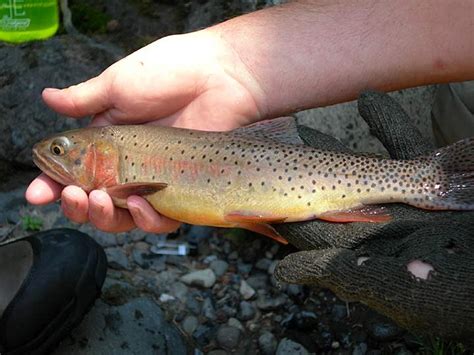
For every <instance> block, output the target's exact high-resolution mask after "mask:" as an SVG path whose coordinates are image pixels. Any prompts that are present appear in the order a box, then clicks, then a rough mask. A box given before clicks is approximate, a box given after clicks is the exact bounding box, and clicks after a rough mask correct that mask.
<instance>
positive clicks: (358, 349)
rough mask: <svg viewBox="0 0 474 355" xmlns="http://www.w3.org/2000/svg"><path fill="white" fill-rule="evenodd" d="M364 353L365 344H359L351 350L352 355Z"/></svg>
mask: <svg viewBox="0 0 474 355" xmlns="http://www.w3.org/2000/svg"><path fill="white" fill-rule="evenodd" d="M366 352H367V344H366V343H360V344H356V345H355V346H354V349H353V350H352V355H365V353H366Z"/></svg>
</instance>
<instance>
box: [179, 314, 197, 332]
mask: <svg viewBox="0 0 474 355" xmlns="http://www.w3.org/2000/svg"><path fill="white" fill-rule="evenodd" d="M198 325H199V320H198V319H197V318H196V317H195V316H186V318H184V320H183V322H182V323H181V327H182V328H183V330H184V331H185V333H186V334H188V335H191V334H193V332H194V331H195V330H196V328H197V327H198Z"/></svg>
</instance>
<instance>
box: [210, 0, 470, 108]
mask: <svg viewBox="0 0 474 355" xmlns="http://www.w3.org/2000/svg"><path fill="white" fill-rule="evenodd" d="M205 31H212V32H213V33H215V34H217V35H219V36H220V37H221V38H222V39H223V40H224V41H225V42H227V43H228V44H229V45H230V46H231V47H232V48H233V49H234V51H235V53H236V54H237V55H238V57H240V59H241V60H242V62H243V63H244V64H245V66H246V67H247V70H248V72H249V73H251V76H253V79H255V81H254V80H252V79H250V78H247V77H245V75H244V76H243V77H242V78H241V80H243V81H247V87H249V89H250V90H251V91H253V93H254V95H253V96H254V98H255V100H256V102H257V105H258V107H259V110H260V114H261V115H260V116H263V117H265V116H269V117H274V116H278V115H282V114H285V113H289V112H293V111H297V110H300V109H304V108H309V107H315V106H323V105H328V104H333V103H337V102H342V101H347V100H350V99H354V98H355V97H356V95H357V94H358V93H359V92H360V91H361V90H362V89H364V88H376V89H381V90H384V91H390V90H396V89H402V88H407V87H413V86H419V85H425V84H431V83H438V82H450V81H461V80H469V79H474V35H473V34H474V1H472V0H453V1H445V0H425V1H394V0H379V1H375V0H347V1H335V0H329V1H321V0H300V1H292V2H290V3H287V4H285V5H283V6H278V7H273V8H270V9H265V10H262V11H258V12H254V13H251V14H248V15H245V16H241V17H237V18H234V19H232V20H229V21H227V22H224V23H222V24H219V25H217V26H214V27H212V28H210V29H208V30H205Z"/></svg>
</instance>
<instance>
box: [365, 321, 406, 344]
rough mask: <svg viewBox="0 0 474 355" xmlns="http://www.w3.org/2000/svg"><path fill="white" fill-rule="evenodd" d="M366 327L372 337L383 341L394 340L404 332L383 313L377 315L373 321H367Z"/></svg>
mask: <svg viewBox="0 0 474 355" xmlns="http://www.w3.org/2000/svg"><path fill="white" fill-rule="evenodd" d="M368 319H369V318H368ZM366 327H367V330H368V332H369V335H370V336H371V337H372V338H374V339H376V340H378V341H382V342H386V341H390V340H393V339H395V338H396V337H397V336H398V335H400V334H401V333H402V332H403V330H402V329H401V328H400V327H398V325H396V324H395V323H394V322H393V321H391V320H390V319H388V318H386V317H383V316H381V315H376V316H375V317H374V318H372V321H370V322H366Z"/></svg>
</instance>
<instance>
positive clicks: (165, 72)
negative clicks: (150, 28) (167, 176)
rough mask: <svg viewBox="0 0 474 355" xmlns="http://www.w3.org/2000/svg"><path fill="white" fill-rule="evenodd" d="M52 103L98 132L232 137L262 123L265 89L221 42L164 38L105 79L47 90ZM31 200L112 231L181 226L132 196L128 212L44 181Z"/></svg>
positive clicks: (104, 198) (205, 36) (96, 194)
mask: <svg viewBox="0 0 474 355" xmlns="http://www.w3.org/2000/svg"><path fill="white" fill-rule="evenodd" d="M43 99H44V101H45V102H46V104H47V105H48V106H49V107H51V108H52V109H53V110H55V111H57V112H58V113H60V114H64V115H68V116H71V117H76V118H79V117H83V116H87V115H92V116H93V120H92V125H96V126H97V125H111V124H139V123H143V124H160V125H169V126H176V127H185V128H194V129H200V130H218V131H224V130H230V129H233V128H236V127H240V126H243V125H246V124H249V123H252V122H254V121H256V120H258V119H260V118H261V116H262V115H263V114H264V112H263V111H262V104H261V103H262V96H261V94H260V91H259V88H258V84H257V83H256V81H255V80H253V78H252V76H251V75H250V73H249V72H248V71H247V69H246V67H245V65H244V64H242V62H241V61H240V59H239V58H238V56H237V55H236V54H235V53H234V51H233V50H232V48H230V47H229V46H228V45H227V44H226V42H225V41H223V40H221V39H220V37H219V36H217V35H215V34H212V33H210V32H207V31H199V32H194V33H190V34H186V35H178V36H170V37H165V38H162V39H160V40H158V41H156V42H154V43H152V44H150V45H148V46H146V47H144V48H142V49H140V50H138V51H136V52H134V53H132V54H131V55H129V56H127V57H125V58H124V59H122V60H120V61H118V62H116V63H115V64H113V65H112V66H110V67H109V68H108V69H106V70H105V71H104V72H103V73H102V74H100V75H99V76H97V77H95V78H93V79H90V80H88V81H86V82H84V83H81V84H78V85H74V86H71V87H69V88H66V89H63V90H58V89H45V90H44V92H43ZM26 198H27V200H28V201H29V202H30V203H32V204H47V203H50V202H53V201H55V200H57V199H58V198H61V206H62V209H63V212H64V214H65V215H66V216H67V217H68V218H70V219H71V220H73V221H75V222H78V223H85V222H87V221H90V222H91V223H92V224H94V225H95V226H96V227H97V228H99V229H101V230H104V231H109V232H121V231H127V230H130V229H132V228H134V227H136V226H138V227H139V228H141V229H143V230H145V231H149V232H157V233H159V232H161V233H162V232H168V231H172V230H174V229H176V228H177V227H178V226H179V223H178V222H177V221H174V220H170V219H168V218H166V217H164V216H161V215H159V214H158V213H157V212H156V211H155V210H154V209H153V208H152V207H151V206H150V205H149V204H148V203H147V202H146V201H145V200H144V199H142V198H140V197H138V196H131V197H129V199H128V200H127V204H128V208H129V209H128V211H127V210H125V209H120V208H116V207H114V205H113V203H112V200H111V198H110V196H109V195H107V194H106V193H105V192H104V191H100V190H95V191H92V192H90V194H89V195H87V193H86V192H85V191H83V190H82V189H80V188H78V187H76V186H67V187H64V186H61V185H59V184H58V183H56V182H54V181H53V180H51V179H50V178H49V177H47V176H46V175H44V174H42V175H40V176H39V177H38V178H36V179H35V180H34V181H33V182H32V183H31V184H30V186H29V187H28V190H27V192H26Z"/></svg>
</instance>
